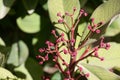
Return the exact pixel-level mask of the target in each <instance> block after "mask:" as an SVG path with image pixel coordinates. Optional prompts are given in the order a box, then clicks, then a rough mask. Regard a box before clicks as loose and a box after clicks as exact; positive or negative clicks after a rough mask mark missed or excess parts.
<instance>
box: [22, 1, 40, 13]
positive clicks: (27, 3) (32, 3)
mask: <svg viewBox="0 0 120 80" xmlns="http://www.w3.org/2000/svg"><path fill="white" fill-rule="evenodd" d="M22 1H23V4H24V6H25V8H26V10H27V11H28V13H29V14H32V13H33V12H34V10H35V8H36V6H37V3H38V0H22Z"/></svg>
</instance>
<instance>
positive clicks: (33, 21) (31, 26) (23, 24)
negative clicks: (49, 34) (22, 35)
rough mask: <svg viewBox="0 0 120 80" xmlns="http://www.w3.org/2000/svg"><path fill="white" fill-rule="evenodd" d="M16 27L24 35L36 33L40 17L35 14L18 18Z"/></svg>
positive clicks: (38, 28) (38, 29)
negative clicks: (24, 33)
mask: <svg viewBox="0 0 120 80" xmlns="http://www.w3.org/2000/svg"><path fill="white" fill-rule="evenodd" d="M17 24H18V27H19V28H20V29H21V30H22V31H23V32H26V33H37V32H39V31H40V25H41V24H40V16H39V15H38V14H36V13H33V14H31V15H26V16H25V17H19V18H18V19H17Z"/></svg>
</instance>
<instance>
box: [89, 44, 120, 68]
mask: <svg viewBox="0 0 120 80" xmlns="http://www.w3.org/2000/svg"><path fill="white" fill-rule="evenodd" d="M110 44H111V48H110V49H109V50H105V49H100V50H99V55H100V57H104V58H105V60H104V61H100V60H99V59H97V58H93V57H91V58H88V60H89V64H91V65H98V66H101V67H104V68H106V69H111V68H113V67H114V66H120V64H119V62H120V53H119V49H120V44H117V43H115V42H111V43H110Z"/></svg>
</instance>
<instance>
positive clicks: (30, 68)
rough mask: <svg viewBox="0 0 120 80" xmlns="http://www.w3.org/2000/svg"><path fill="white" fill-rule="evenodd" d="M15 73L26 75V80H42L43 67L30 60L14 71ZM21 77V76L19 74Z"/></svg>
mask: <svg viewBox="0 0 120 80" xmlns="http://www.w3.org/2000/svg"><path fill="white" fill-rule="evenodd" d="M14 71H15V73H16V74H17V73H21V74H24V75H25V76H22V75H21V77H24V79H25V80H41V76H42V74H43V71H42V67H41V66H40V65H39V64H38V63H37V61H35V60H34V59H32V58H28V59H27V61H26V62H25V63H24V64H22V65H20V66H19V67H17V68H15V69H14ZM17 76H19V77H20V74H17Z"/></svg>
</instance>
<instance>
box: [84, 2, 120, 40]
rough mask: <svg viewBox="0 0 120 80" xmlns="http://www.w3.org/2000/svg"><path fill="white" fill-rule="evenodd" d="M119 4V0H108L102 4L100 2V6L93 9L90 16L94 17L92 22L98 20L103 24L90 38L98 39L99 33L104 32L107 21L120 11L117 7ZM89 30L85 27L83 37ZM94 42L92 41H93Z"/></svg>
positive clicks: (97, 21)
mask: <svg viewBox="0 0 120 80" xmlns="http://www.w3.org/2000/svg"><path fill="white" fill-rule="evenodd" d="M119 5H120V0H109V1H107V2H105V3H103V4H101V5H100V6H98V7H97V8H96V9H95V11H94V12H93V14H92V16H91V17H90V18H94V19H95V21H94V23H95V24H97V23H99V22H101V21H102V22H103V23H104V24H103V25H104V26H102V27H101V28H100V30H101V33H100V34H95V33H94V36H92V37H90V38H92V39H93V38H94V39H96V40H97V39H99V37H100V36H101V35H103V34H104V33H105V30H106V28H107V23H108V22H109V21H110V20H111V19H112V18H113V17H114V16H115V15H117V14H119V13H120V7H118V6H119ZM88 32H89V30H88V29H87V27H86V30H85V32H84V35H83V39H84V38H85V36H86V35H87V34H88ZM93 42H94V41H93Z"/></svg>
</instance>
